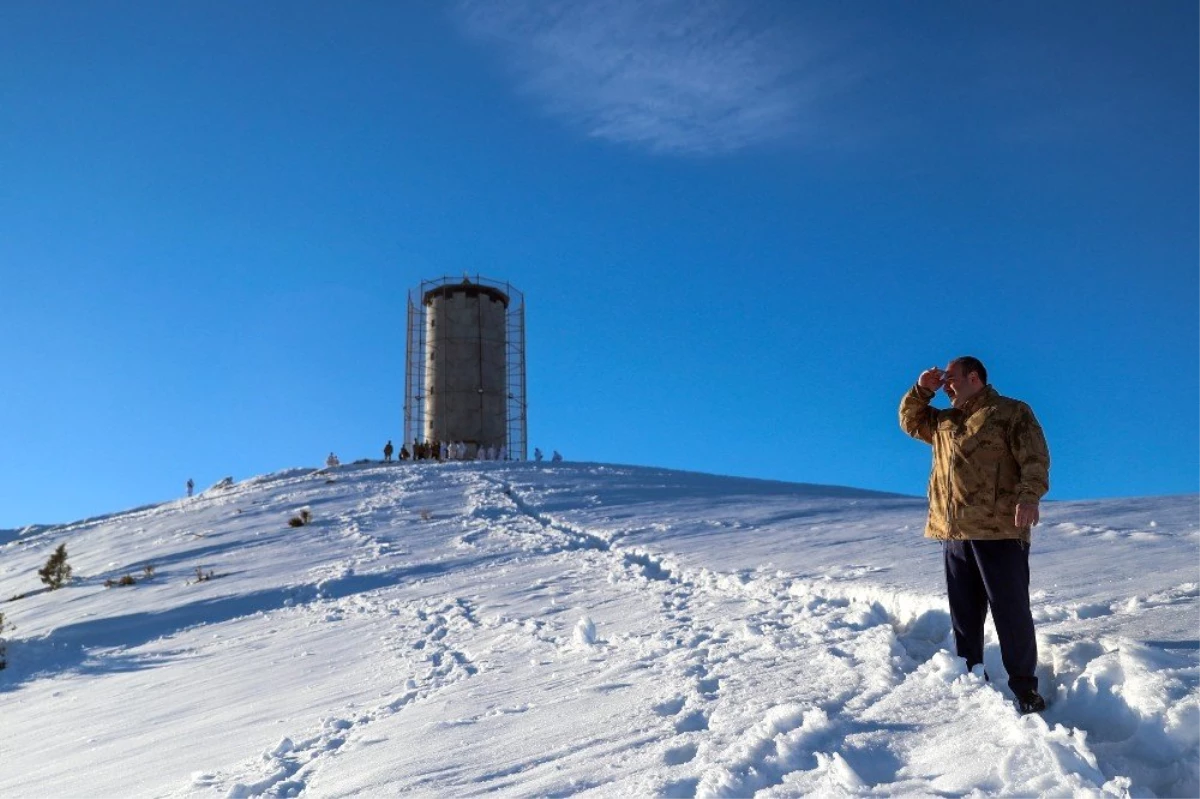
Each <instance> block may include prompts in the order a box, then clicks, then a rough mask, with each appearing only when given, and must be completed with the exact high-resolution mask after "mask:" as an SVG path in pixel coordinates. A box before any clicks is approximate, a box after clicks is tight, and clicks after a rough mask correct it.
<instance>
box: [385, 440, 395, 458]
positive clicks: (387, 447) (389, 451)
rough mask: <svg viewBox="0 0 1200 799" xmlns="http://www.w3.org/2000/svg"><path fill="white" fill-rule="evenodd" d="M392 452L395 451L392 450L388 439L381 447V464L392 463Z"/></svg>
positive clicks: (390, 441)
mask: <svg viewBox="0 0 1200 799" xmlns="http://www.w3.org/2000/svg"><path fill="white" fill-rule="evenodd" d="M393 452H395V450H394V449H393V448H392V440H391V439H390V438H389V439H388V443H386V444H384V445H383V462H384V463H391V462H392V453H393Z"/></svg>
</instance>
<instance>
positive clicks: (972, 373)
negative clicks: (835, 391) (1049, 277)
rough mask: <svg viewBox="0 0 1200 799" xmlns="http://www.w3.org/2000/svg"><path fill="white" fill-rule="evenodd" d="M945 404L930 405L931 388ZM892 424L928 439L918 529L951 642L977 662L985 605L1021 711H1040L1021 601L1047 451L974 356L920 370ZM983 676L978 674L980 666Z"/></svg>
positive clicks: (1034, 425)
mask: <svg viewBox="0 0 1200 799" xmlns="http://www.w3.org/2000/svg"><path fill="white" fill-rule="evenodd" d="M939 388H940V389H942V390H943V391H945V392H946V396H947V397H949V398H950V404H951V406H952V407H950V408H947V409H945V410H939V409H937V408H933V407H930V404H929V403H930V402H931V401H932V400H933V398H934V395H935V394H937V390H938V389H939ZM900 427H901V428H902V429H903V430H904V432H906V433H908V434H909V435H910V436H912V437H913V438H916V439H920V440H921V441H924V442H925V443H927V444H932V445H933V474H932V475H931V476H930V479H929V517H928V521H927V522H926V525H925V536H926V537H927V538H933V539H937V540H939V541H941V542H942V558H943V561H944V568H945V573H946V593H947V595H948V596H949V600H950V623H951V626H952V627H953V628H954V644H955V648H956V649H957V650H958V655H959V657H962V658H964V659H966V661H967V668H968V669H970V668H973V667H974V666H975V665H977V664H979V663H982V662H983V624H984V620H985V619H986V618H987V613H988V609H989V608H990V609H991V611H992V620H993V621H994V622H995V625H996V635H997V636H998V637H999V639H1000V655H1001V657H1002V658H1003V660H1004V668H1005V669H1007V670H1008V687H1009V688H1011V689H1012V692H1013V694H1014V695H1016V697H1017V707H1018V709H1019V710H1020V711H1021V712H1022V713H1040V712H1041V711H1043V710H1045V709H1046V701H1045V700H1044V699H1043V698H1042V696H1041V694H1039V693H1038V678H1037V674H1036V670H1037V657H1038V655H1037V639H1036V637H1035V636H1034V631H1033V614H1032V613H1031V612H1030V608H1029V544H1030V540H1031V538H1032V534H1031V533H1032V531H1031V528H1032V527H1033V526H1034V525H1036V524H1037V523H1038V520H1039V518H1040V514H1039V511H1038V504H1039V503H1040V502H1041V499H1042V497H1043V496H1045V494H1046V492H1047V491H1049V490H1050V449H1049V447H1047V445H1046V437H1045V434H1044V433H1043V432H1042V426H1041V425H1040V424H1038V420H1037V418H1036V417H1035V416H1034V415H1033V410H1032V409H1030V407H1029V406H1028V405H1026V404H1025V403H1024V402H1020V401H1019V400H1014V399H1009V398H1008V397H1002V396H1000V395H999V394H998V393H997V392H996V389H994V388H992V386H991V385H990V384H989V383H988V381H987V369H985V368H984V366H983V364H982V363H980V361H979V359H977V358H972V357H970V356H963V357H961V358H955V359H954V360H953V361H951V362H950V364H949V365H948V366H947V367H946V370H945V371H942V370H941V369H939V368H937V367H936V366H934V367H931V368H929V369H926V370H925V371H924V372H922V373H921V376H920V377H919V378H917V384H916V385H915V386H913V387H912V388H910V389H909V390H908V393H907V394H905V395H904V398H903V399H902V400H901V401H900ZM985 675H986V672H985Z"/></svg>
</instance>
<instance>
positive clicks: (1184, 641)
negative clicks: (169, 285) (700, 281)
mask: <svg viewBox="0 0 1200 799" xmlns="http://www.w3.org/2000/svg"><path fill="white" fill-rule="evenodd" d="M302 507H307V508H308V509H310V511H311V513H312V518H313V521H312V523H311V524H309V525H308V526H305V527H299V528H292V527H289V526H288V525H287V523H286V522H287V519H288V517H290V516H292V515H294V514H295V513H296V512H297V511H298V509H300V508H302ZM1198 516H1200V504H1198V498H1197V497H1196V496H1182V497H1161V498H1145V499H1132V500H1109V501H1097V502H1074V503H1048V505H1047V506H1046V508H1045V511H1044V521H1043V524H1042V526H1041V527H1039V528H1038V530H1037V531H1036V533H1035V541H1034V554H1033V557H1032V570H1033V583H1034V591H1035V594H1034V596H1035V617H1036V619H1037V622H1038V633H1039V640H1040V648H1041V663H1042V673H1041V677H1042V680H1043V693H1045V694H1047V695H1048V697H1049V699H1050V700H1051V702H1052V705H1051V707H1050V709H1049V710H1048V711H1047V712H1046V713H1045V714H1044V715H1043V716H1041V717H1024V718H1023V717H1020V716H1018V715H1017V714H1016V712H1015V710H1014V709H1013V707H1012V704H1011V697H1009V696H1008V695H1007V689H1006V688H1005V687H1004V680H1005V677H1006V675H1005V674H1004V669H1003V665H1002V664H1001V663H1000V659H999V653H998V651H997V650H996V648H995V646H994V644H993V645H992V646H990V647H989V650H988V653H987V657H986V661H987V669H988V671H989V673H990V675H991V677H992V680H993V681H992V682H991V683H990V684H989V683H985V682H984V681H983V679H982V677H981V676H978V675H971V674H966V673H964V671H963V668H962V665H961V663H960V662H959V661H958V660H957V659H956V658H953V657H951V656H950V655H949V654H948V652H947V651H946V650H947V649H952V647H951V644H950V640H949V619H948V615H947V613H946V611H945V601H944V596H943V591H942V583H941V579H942V578H941V571H940V557H939V554H940V553H939V549H938V546H937V545H936V544H935V543H932V542H928V541H925V540H923V539H922V538H921V528H922V524H923V520H924V503H923V501H922V500H920V499H914V498H908V497H898V496H889V495H883V494H877V493H872V492H866V491H856V490H852V489H844V488H833V487H822V486H805V485H794V484H785V483H772V482H764V481H754V480H743V479H736V478H726V477H715V476H711V475H702V474H692V473H683V472H672V471H664V470H656V469H645V468H635V467H619V466H607V465H599V464H557V465H554V466H545V465H535V464H519V465H502V464H420V465H387V466H384V465H380V464H367V465H355V466H346V467H341V468H338V469H334V470H331V471H326V470H322V471H319V472H314V471H312V470H309V469H297V470H290V471H286V472H280V473H277V474H273V475H267V476H264V477H260V478H255V479H251V480H247V481H244V482H241V483H235V484H233V485H231V486H227V487H213V488H211V489H209V490H208V491H205V492H203V493H201V494H200V495H198V496H197V497H194V498H192V499H185V500H179V501H175V502H170V503H166V504H163V505H160V506H154V507H146V508H139V509H136V510H132V511H129V512H126V513H119V514H114V515H112V516H107V517H100V518H95V519H90V520H86V521H83V522H79V523H76V524H71V525H64V526H60V527H53V528H30V529H27V530H23V531H7V532H0V545H2V554H3V557H2V558H0V583H2V584H0V596H5V597H8V596H19V597H20V598H17V599H13V600H11V601H9V602H7V603H4V604H0V611H2V612H3V613H4V614H5V616H6V621H7V623H8V624H9V625H10V629H7V630H6V632H5V635H6V637H7V638H8V642H9V645H8V659H9V667H8V669H7V670H5V671H3V672H0V697H2V701H3V707H4V719H5V723H6V728H7V729H8V731H9V734H8V735H6V736H5V746H4V762H5V768H4V769H0V796H122V797H124V796H147V797H150V796H169V797H209V796H231V797H239V796H243V797H244V796H301V795H302V796H306V797H342V796H360V797H368V796H392V795H399V794H407V793H411V794H414V795H427V796H472V795H478V794H484V793H492V792H497V791H498V792H499V793H500V794H501V795H513V796H569V795H576V794H579V795H584V796H631V795H637V796H664V797H667V796H687V797H691V796H751V795H754V796H758V797H783V796H807V795H827V796H839V795H848V796H893V795H905V796H908V795H1037V794H1042V795H1076V796H1089V795H1095V796H1099V795H1115V796H1120V795H1133V796H1154V795H1156V796H1195V795H1197V794H1198V793H1200V687H1198V683H1200V663H1198V661H1200V635H1198V627H1200V586H1198V583H1200V558H1198V556H1200V524H1198ZM63 542H65V543H66V544H67V547H68V551H69V553H70V563H71V564H72V565H73V567H74V569H75V580H74V581H73V582H72V583H71V584H70V585H68V586H66V587H64V588H63V589H61V590H59V591H56V592H48V591H45V590H43V589H42V587H41V585H40V583H39V582H38V580H37V577H36V574H35V572H36V570H37V569H38V568H39V567H40V566H41V565H42V564H43V563H45V561H46V558H47V557H48V556H49V554H50V552H51V551H53V549H54V547H56V546H57V545H58V544H59V543H63ZM146 565H152V566H153V567H154V575H153V576H152V577H150V578H149V579H143V568H144V566H146ZM197 569H200V570H201V572H202V573H208V572H210V571H211V572H212V573H213V575H214V576H213V579H211V580H207V581H197V579H196V577H197ZM124 574H131V575H132V576H134V577H136V578H138V580H139V582H138V584H136V585H133V586H125V587H114V588H105V587H104V582H105V580H106V579H117V578H119V577H121V576H122V575H124ZM21 731H23V732H21Z"/></svg>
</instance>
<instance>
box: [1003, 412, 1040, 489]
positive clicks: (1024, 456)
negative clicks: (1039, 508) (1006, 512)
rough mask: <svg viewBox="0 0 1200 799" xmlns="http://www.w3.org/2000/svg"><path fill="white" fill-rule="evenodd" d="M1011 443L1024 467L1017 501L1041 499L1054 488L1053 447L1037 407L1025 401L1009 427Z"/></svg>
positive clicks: (1018, 465)
mask: <svg viewBox="0 0 1200 799" xmlns="http://www.w3.org/2000/svg"><path fill="white" fill-rule="evenodd" d="M1008 443H1009V447H1010V448H1011V449H1012V454H1013V457H1014V458H1015V459H1016V461H1017V467H1018V468H1019V469H1020V471H1021V479H1020V482H1018V483H1017V502H1020V503H1034V502H1038V501H1039V500H1041V498H1042V497H1043V496H1045V494H1046V492H1047V491H1049V490H1050V447H1049V446H1047V444H1046V434H1045V433H1043V432H1042V426H1041V425H1040V424H1038V420H1037V417H1036V416H1034V415H1033V409H1032V408H1030V407H1029V406H1028V405H1026V404H1025V403H1021V406H1020V411H1019V412H1018V413H1017V415H1016V418H1015V419H1013V423H1012V427H1011V428H1009V442H1008Z"/></svg>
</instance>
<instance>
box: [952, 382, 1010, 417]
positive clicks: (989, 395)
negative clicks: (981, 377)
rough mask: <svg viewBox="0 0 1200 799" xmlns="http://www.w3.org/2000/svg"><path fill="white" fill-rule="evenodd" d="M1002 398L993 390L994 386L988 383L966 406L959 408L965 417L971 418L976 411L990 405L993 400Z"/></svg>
mask: <svg viewBox="0 0 1200 799" xmlns="http://www.w3.org/2000/svg"><path fill="white" fill-rule="evenodd" d="M998 396H1000V394H999V392H997V391H996V389H994V388H992V384H991V383H988V384H987V385H986V386H984V387H983V388H981V389H980V390H979V393H978V394H976V395H975V396H973V397H971V398H970V399H969V400H967V402H966V404H965V405H963V406H962V407H961V408H959V410H960V411H962V412H963V414H964V415H966V416H970V415H971V414H973V413H975V411H977V410H979V409H980V408H982V407H983V406H984V405H990V404H991V403H992V400H993V399H995V398H996V397H998Z"/></svg>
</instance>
